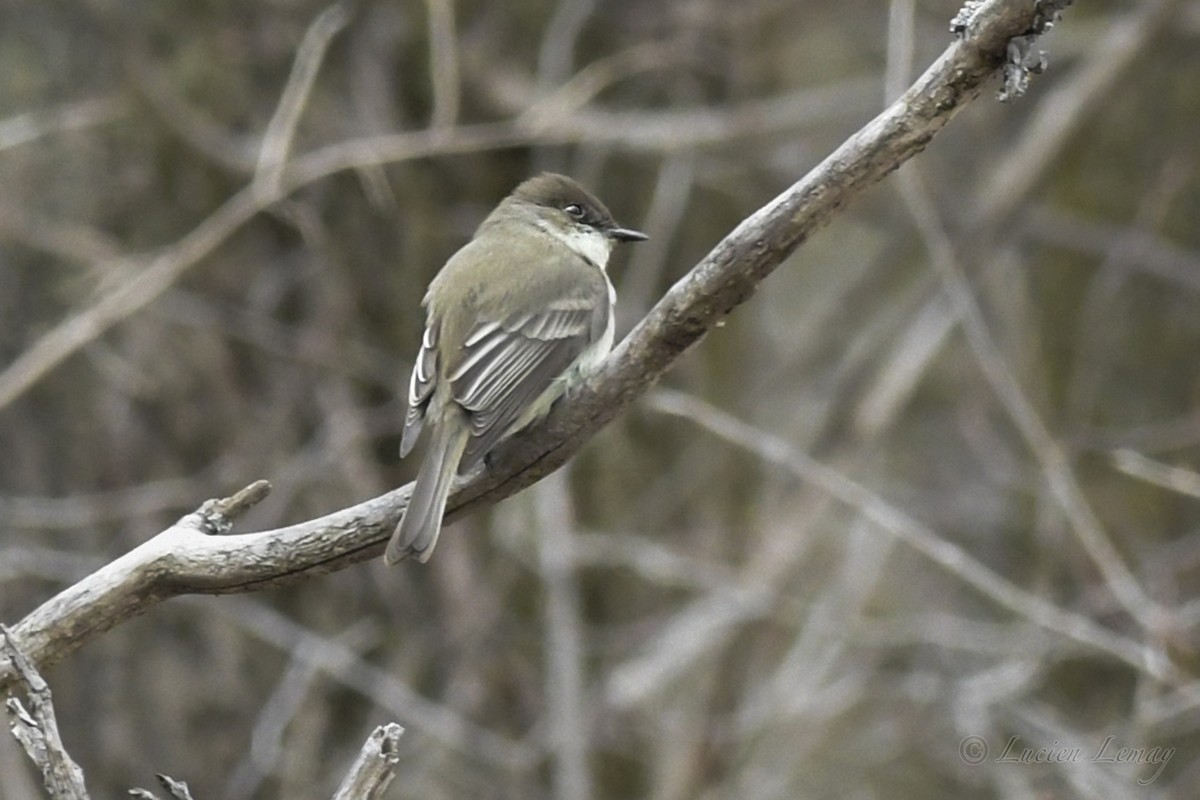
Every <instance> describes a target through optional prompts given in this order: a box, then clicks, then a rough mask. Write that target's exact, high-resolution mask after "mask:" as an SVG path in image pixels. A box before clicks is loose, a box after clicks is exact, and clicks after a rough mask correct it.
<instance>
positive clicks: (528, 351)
mask: <svg viewBox="0 0 1200 800" xmlns="http://www.w3.org/2000/svg"><path fill="white" fill-rule="evenodd" d="M645 238H646V235H645V234H644V233H639V232H637V231H634V230H630V229H628V228H622V227H620V226H619V225H617V223H616V222H614V221H613V218H612V214H610V213H609V211H608V209H607V208H605V207H604V204H603V203H601V202H600V201H599V200H597V199H596V198H595V197H593V196H592V195H591V194H590V193H589V192H587V191H586V190H585V189H584V188H583V187H582V186H580V185H579V184H577V183H576V182H575V181H573V180H571V179H570V178H568V177H566V176H564V175H555V174H553V173H543V174H541V175H538V176H537V177H534V178H530V179H529V180H527V181H525V182H524V183H522V184H521V185H520V186H518V187H517V188H516V189H514V190H513V193H512V194H510V195H509V196H508V197H506V198H504V199H503V200H502V201H500V205H498V206H496V209H495V211H493V212H492V213H491V214H489V215H488V217H487V219H485V220H484V221H483V223H482V224H481V225H480V226H479V229H478V230H477V231H476V232H475V236H474V237H473V238H472V239H471V241H470V242H468V243H467V244H466V245H465V246H464V247H463V248H462V249H461V250H459V251H458V252H457V253H455V254H454V255H453V256H451V258H450V260H449V261H447V262H446V265H445V266H444V267H442V270H441V272H439V273H438V275H437V277H435V278H434V279H433V282H432V283H430V284H429V291H428V292H426V294H425V299H424V301H423V302H422V305H423V306H424V307H425V317H426V320H425V334H424V336H423V337H422V339H421V351H420V353H418V354H417V360H416V363H415V364H414V365H413V371H412V378H411V379H410V381H409V389H408V414H407V416H406V417H405V420H404V435H403V437H402V439H401V442H400V456H401V458H403V457H404V456H406V455H408V453H409V451H411V450H412V448H413V445H414V444H415V443H416V441H417V437H418V436H419V435H420V433H421V428H422V427H423V426H424V424H425V422H426V421H428V422H429V424H430V427H431V429H432V442H431V443H430V447H429V452H428V453H426V454H425V460H424V461H422V462H421V469H420V471H419V472H418V473H417V483H416V486H415V487H414V488H413V492H412V496H411V497H410V498H409V501H408V508H407V509H406V510H405V512H404V518H403V519H402V520H401V521H400V524H399V525H398V526H397V527H396V532H395V533H393V534H392V539H391V541H390V542H388V546H387V552H386V553H385V554H384V561H385V562H387V563H388V564H395V563H396V562H397V561H400V560H402V559H404V558H407V557H409V556H414V557H416V559H417V560H418V561H421V562H424V561H427V560H428V559H429V556H430V555H431V554H432V553H433V546H434V545H435V544H436V543H437V538H438V532H439V531H440V530H441V527H442V514H443V513H444V512H445V510H446V496H447V495H448V494H449V492H450V486H451V484H452V483H453V481H454V476H455V474H457V473H461V474H466V473H468V472H470V471H471V470H472V469H473V468H474V467H475V466H476V465H478V464H479V463H480V462H481V461H482V460H483V458H484V456H486V455H487V454H488V451H490V450H491V449H492V448H493V447H495V446H496V444H497V443H498V442H499V441H500V440H502V439H504V438H506V437H508V436H510V435H511V434H513V433H515V432H516V431H518V430H520V429H521V428H523V427H525V426H526V425H529V424H530V423H531V422H534V421H535V420H537V419H539V418H540V417H542V416H543V415H545V414H546V412H548V411H549V410H550V406H551V405H552V404H553V403H554V401H555V400H557V399H558V398H559V397H560V396H562V394H563V393H564V392H565V391H567V389H569V388H570V386H571V385H572V384H574V383H576V382H578V381H579V379H580V378H581V377H582V376H584V375H585V374H587V372H589V371H590V370H591V369H593V368H595V367H596V366H597V365H598V364H599V363H600V362H601V361H603V360H604V357H605V356H606V355H608V351H609V350H610V349H611V348H612V343H613V304H614V303H615V302H616V294H615V292H614V291H613V287H612V284H611V283H610V282H609V280H608V274H607V273H606V272H605V266H606V265H607V263H608V256H609V254H610V253H611V252H612V248H613V245H614V244H616V243H617V242H636V241H641V240H643V239H645Z"/></svg>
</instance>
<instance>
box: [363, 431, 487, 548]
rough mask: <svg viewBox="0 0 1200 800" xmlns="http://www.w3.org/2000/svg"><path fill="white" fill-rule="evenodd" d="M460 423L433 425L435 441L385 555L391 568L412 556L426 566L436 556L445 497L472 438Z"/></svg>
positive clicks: (418, 474) (431, 443) (422, 463)
mask: <svg viewBox="0 0 1200 800" xmlns="http://www.w3.org/2000/svg"><path fill="white" fill-rule="evenodd" d="M457 422H458V420H450V419H443V420H439V421H438V423H437V424H435V425H433V426H432V427H433V440H432V441H431V442H430V446H429V452H428V453H426V454H425V460H424V461H422V462H421V469H420V471H419V472H417V483H416V486H414V487H413V492H412V496H410V497H409V499H408V508H406V509H405V510H404V518H403V519H401V520H400V524H399V525H397V526H396V532H395V533H393V534H392V539H391V541H389V542H388V546H387V551H386V552H385V553H384V555H383V560H384V562H385V563H387V564H389V565H390V564H395V563H397V562H398V561H402V560H404V559H405V558H409V557H413V558H416V559H417V560H418V561H420V562H421V563H425V562H426V561H428V560H429V556H431V555H432V554H433V546H434V545H435V544H437V538H438V533H439V532H441V530H442V514H444V513H445V511H446V496H447V495H449V494H450V487H451V486H452V485H453V484H454V476H455V474H456V473H457V472H458V462H459V461H460V460H461V459H462V454H463V450H464V449H466V446H467V438H468V436H469V431H468V429H467V427H466V426H465V425H462V424H456V423H457Z"/></svg>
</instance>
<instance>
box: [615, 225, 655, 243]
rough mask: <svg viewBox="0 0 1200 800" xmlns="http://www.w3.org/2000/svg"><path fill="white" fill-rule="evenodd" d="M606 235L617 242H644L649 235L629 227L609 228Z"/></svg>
mask: <svg viewBox="0 0 1200 800" xmlns="http://www.w3.org/2000/svg"><path fill="white" fill-rule="evenodd" d="M608 236H609V238H611V239H616V240H617V241H618V242H644V241H646V240H647V239H649V238H650V237H649V236H647V235H646V234H644V233H642V232H641V231H635V230H633V229H631V228H609V229H608Z"/></svg>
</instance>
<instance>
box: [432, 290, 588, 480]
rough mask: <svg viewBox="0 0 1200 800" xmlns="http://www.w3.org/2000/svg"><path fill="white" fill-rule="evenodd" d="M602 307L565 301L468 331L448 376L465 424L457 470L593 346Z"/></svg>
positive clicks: (504, 432) (491, 443) (493, 442)
mask: <svg viewBox="0 0 1200 800" xmlns="http://www.w3.org/2000/svg"><path fill="white" fill-rule="evenodd" d="M605 300H607V298H605ZM602 306H603V307H602V308H596V307H594V306H590V305H588V304H586V303H581V302H579V301H573V302H571V301H567V302H562V303H559V304H555V305H552V306H550V307H549V308H547V309H545V310H543V311H541V312H539V313H536V314H523V315H520V316H518V317H510V318H509V319H506V320H504V321H502V322H500V323H499V324H498V325H496V324H494V323H490V322H489V323H483V324H482V325H480V326H479V328H477V329H476V330H475V331H472V333H471V334H470V335H469V336H468V337H467V339H466V341H467V342H468V343H470V344H469V345H464V348H463V349H464V351H466V352H465V353H464V355H463V360H462V366H460V367H459V368H457V369H456V370H455V371H454V373H453V375H452V377H451V386H452V391H453V395H454V399H455V401H456V402H457V403H458V404H459V405H460V406H462V407H463V408H464V409H466V410H467V411H468V412H469V415H470V420H471V438H470V440H469V441H468V443H467V449H466V452H465V453H464V454H463V460H462V464H461V467H460V469H462V470H463V471H466V470H469V469H470V468H471V467H472V466H474V465H475V464H476V463H477V462H478V461H479V460H480V459H481V458H482V457H483V456H484V455H485V454H486V453H487V452H488V451H489V450H491V449H492V448H493V447H494V446H495V445H496V443H497V442H498V441H500V439H502V438H503V437H504V436H505V435H507V434H508V433H511V432H512V431H511V430H510V429H511V428H512V426H513V425H514V424H516V423H517V422H518V421H520V418H521V416H522V414H523V413H524V412H525V409H526V408H527V407H528V406H529V405H530V404H531V403H533V402H534V401H535V400H536V399H537V398H538V397H540V396H541V395H542V393H543V392H545V391H546V390H547V389H548V388H549V387H550V385H551V384H552V383H553V382H554V381H555V380H556V379H557V378H559V377H561V376H562V375H563V374H564V373H565V372H566V371H567V370H568V369H569V368H570V367H571V365H572V364H573V363H574V362H575V361H576V360H577V359H578V358H579V356H580V355H581V354H582V353H583V352H584V351H585V350H586V349H587V348H588V346H589V345H591V344H592V343H593V342H594V334H593V332H594V330H595V328H596V325H595V317H596V315H597V314H601V315H603V316H604V318H605V319H607V315H608V307H607V303H606V302H605V303H602ZM484 328H487V330H486V331H483V329H484Z"/></svg>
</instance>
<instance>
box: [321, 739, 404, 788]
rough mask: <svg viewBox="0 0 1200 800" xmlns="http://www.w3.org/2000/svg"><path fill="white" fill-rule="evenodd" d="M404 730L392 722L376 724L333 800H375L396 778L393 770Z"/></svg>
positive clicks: (397, 759) (397, 758)
mask: <svg viewBox="0 0 1200 800" xmlns="http://www.w3.org/2000/svg"><path fill="white" fill-rule="evenodd" d="M403 735H404V728H401V727H400V726H399V725H397V724H396V723H394V722H389V723H388V724H386V725H380V726H379V727H378V728H376V729H375V730H374V732H372V733H371V735H370V736H369V737H367V741H366V742H365V743H363V746H362V749H361V750H359V751H358V757H357V758H355V759H354V763H353V764H352V765H351V766H350V771H349V772H347V773H346V777H345V778H344V779H343V780H342V785H341V786H339V787H338V790H337V791H336V792H335V793H334V795H333V800H377V798H380V797H383V793H384V792H386V791H387V788H388V786H390V785H391V783H392V779H393V778H395V777H396V774H395V767H396V763H397V762H398V761H399V760H400V758H399V756H398V755H397V751H398V748H399V747H400V737H401V736H403Z"/></svg>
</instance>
